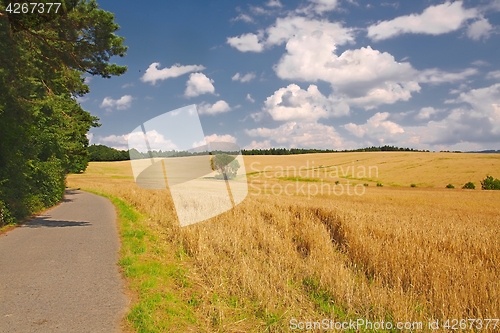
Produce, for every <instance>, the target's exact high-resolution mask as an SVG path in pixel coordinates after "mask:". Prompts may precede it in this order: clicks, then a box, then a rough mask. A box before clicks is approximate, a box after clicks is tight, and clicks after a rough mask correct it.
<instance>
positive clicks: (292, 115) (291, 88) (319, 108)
mask: <svg viewBox="0 0 500 333" xmlns="http://www.w3.org/2000/svg"><path fill="white" fill-rule="evenodd" d="M263 111H265V112H268V113H269V114H270V115H271V116H272V118H273V119H274V120H276V121H290V120H303V121H308V122H311V121H316V120H318V119H319V118H328V117H331V116H337V117H338V116H344V115H347V114H348V113H349V106H348V105H346V104H345V103H342V102H340V101H334V100H330V99H329V98H327V97H325V96H324V95H323V94H322V93H321V92H320V91H319V90H318V87H317V86H316V85H310V86H309V87H308V88H307V90H303V89H301V88H300V87H299V86H298V85H296V84H290V85H288V86H287V87H286V88H281V89H278V90H276V91H275V92H274V94H273V95H271V96H269V97H268V98H267V99H266V101H265V106H264V108H263Z"/></svg>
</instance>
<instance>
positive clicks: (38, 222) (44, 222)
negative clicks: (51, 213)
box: [22, 217, 91, 228]
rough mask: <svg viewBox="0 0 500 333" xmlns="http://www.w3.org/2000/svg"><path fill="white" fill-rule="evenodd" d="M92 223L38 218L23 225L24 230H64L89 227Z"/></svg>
mask: <svg viewBox="0 0 500 333" xmlns="http://www.w3.org/2000/svg"><path fill="white" fill-rule="evenodd" d="M90 225H91V223H90V222H86V221H60V220H53V219H51V218H50V217H38V218H36V219H34V220H31V221H28V222H26V223H24V224H23V225H22V228H62V227H87V226H90Z"/></svg>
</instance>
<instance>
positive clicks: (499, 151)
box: [468, 149, 500, 154]
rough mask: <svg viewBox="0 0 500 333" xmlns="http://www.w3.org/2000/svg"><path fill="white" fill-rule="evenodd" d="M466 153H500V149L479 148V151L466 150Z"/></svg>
mask: <svg viewBox="0 0 500 333" xmlns="http://www.w3.org/2000/svg"><path fill="white" fill-rule="evenodd" d="M468 153H476V154H500V150H491V149H489V150H481V151H468Z"/></svg>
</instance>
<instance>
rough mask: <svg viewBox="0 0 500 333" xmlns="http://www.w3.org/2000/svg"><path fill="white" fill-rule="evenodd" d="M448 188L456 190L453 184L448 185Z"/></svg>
mask: <svg viewBox="0 0 500 333" xmlns="http://www.w3.org/2000/svg"><path fill="white" fill-rule="evenodd" d="M446 188H455V186H453V184H448V185H446Z"/></svg>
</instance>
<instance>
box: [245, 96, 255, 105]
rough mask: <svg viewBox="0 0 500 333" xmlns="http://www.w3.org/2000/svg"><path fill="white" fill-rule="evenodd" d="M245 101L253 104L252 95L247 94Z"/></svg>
mask: <svg viewBox="0 0 500 333" xmlns="http://www.w3.org/2000/svg"><path fill="white" fill-rule="evenodd" d="M246 100H247V101H250V102H252V103H255V99H253V98H252V95H250V94H247V97H246Z"/></svg>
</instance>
